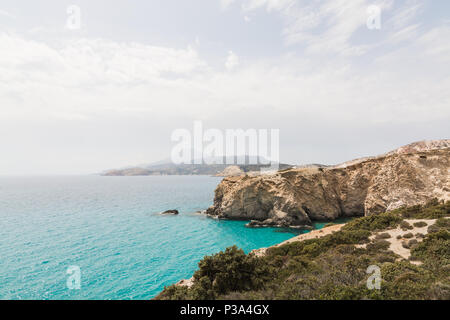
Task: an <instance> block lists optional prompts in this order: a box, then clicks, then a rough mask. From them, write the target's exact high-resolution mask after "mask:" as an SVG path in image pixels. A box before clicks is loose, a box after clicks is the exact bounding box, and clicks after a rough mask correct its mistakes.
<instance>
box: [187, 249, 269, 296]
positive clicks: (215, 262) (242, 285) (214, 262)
mask: <svg viewBox="0 0 450 320" xmlns="http://www.w3.org/2000/svg"><path fill="white" fill-rule="evenodd" d="M198 265H199V270H197V271H196V272H195V273H194V284H193V286H192V291H193V294H194V297H195V298H196V299H214V298H215V297H216V296H218V295H221V294H226V293H228V292H232V291H245V290H250V289H258V288H260V287H261V286H262V284H263V282H264V280H267V279H268V276H269V271H268V268H267V265H266V264H264V263H263V262H262V259H261V258H258V257H255V256H254V255H252V254H249V255H246V254H245V253H244V251H243V250H242V249H238V248H237V247H236V246H233V247H229V248H227V249H226V250H225V251H223V252H222V251H221V252H219V253H216V254H214V255H212V256H206V257H205V258H203V260H201V261H200V263H199V264H198Z"/></svg>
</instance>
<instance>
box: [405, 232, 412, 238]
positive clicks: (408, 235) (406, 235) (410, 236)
mask: <svg viewBox="0 0 450 320" xmlns="http://www.w3.org/2000/svg"><path fill="white" fill-rule="evenodd" d="M412 237H414V235H413V234H412V233H411V232H408V233H405V234H404V235H403V238H405V239H411V238H412Z"/></svg>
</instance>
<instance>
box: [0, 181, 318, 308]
mask: <svg viewBox="0 0 450 320" xmlns="http://www.w3.org/2000/svg"><path fill="white" fill-rule="evenodd" d="M220 179H221V178H216V177H208V176H152V177H101V176H54V177H0V225H1V227H0V299H150V298H152V297H154V296H155V295H157V294H158V293H159V292H160V291H161V290H162V289H163V288H164V286H166V285H170V284H173V283H175V282H177V281H179V280H180V279H184V278H190V277H191V276H192V274H193V273H194V271H195V270H196V269H197V264H198V262H199V260H201V259H202V258H203V256H205V255H209V254H213V253H216V252H218V251H220V250H223V249H225V248H226V247H228V246H232V245H237V246H239V247H240V248H242V249H244V250H245V251H246V252H249V251H250V250H252V249H256V248H261V247H267V246H270V245H274V244H276V243H279V242H282V241H284V240H286V239H289V238H291V237H293V236H294V235H295V234H296V233H294V231H292V230H285V229H274V228H263V229H250V228H246V227H244V225H245V223H246V222H245V221H217V220H214V219H211V218H207V217H205V216H203V215H200V214H196V213H195V211H197V210H202V209H206V208H207V207H208V206H210V205H211V204H212V200H213V196H214V189H215V187H216V186H217V184H218V183H219V182H220ZM167 209H178V210H179V211H180V214H179V215H178V216H165V215H160V214H158V213H159V212H161V211H164V210H167ZM321 226H323V224H318V225H317V227H321ZM73 267H75V269H77V268H79V271H80V272H79V273H77V274H79V276H80V277H79V280H80V281H79V284H80V288H79V289H74V288H73V286H72V288H70V287H71V286H70V284H73V282H70V281H69V286H68V284H67V282H68V279H69V278H71V277H73V275H74V274H73V273H71V272H72V271H70V270H73ZM68 268H72V269H69V271H70V272H69V273H68Z"/></svg>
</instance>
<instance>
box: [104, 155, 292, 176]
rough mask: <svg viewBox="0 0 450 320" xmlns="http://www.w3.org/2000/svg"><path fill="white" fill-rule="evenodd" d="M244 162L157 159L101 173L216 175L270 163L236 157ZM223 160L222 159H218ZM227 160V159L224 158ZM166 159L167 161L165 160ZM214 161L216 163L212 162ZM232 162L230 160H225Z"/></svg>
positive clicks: (107, 174)
mask: <svg viewBox="0 0 450 320" xmlns="http://www.w3.org/2000/svg"><path fill="white" fill-rule="evenodd" d="M238 159H239V160H242V161H241V162H244V163H246V164H238V165H235V164H216V163H217V162H220V161H219V159H207V160H208V162H210V163H213V164H205V163H203V164H174V163H172V162H170V160H165V161H158V162H156V163H153V164H147V165H140V166H135V167H127V168H122V169H112V170H107V171H104V172H102V173H101V175H103V176H159V175H217V176H229V175H239V174H244V173H250V172H256V171H260V170H261V169H262V168H268V167H270V165H265V164H250V162H253V163H254V162H259V163H267V161H264V159H262V158H259V159H257V158H254V157H253V158H249V157H247V158H246V161H244V160H243V159H242V157H240V158H238ZM220 160H222V161H223V159H220ZM226 160H229V159H225V161H226ZM166 161H167V162H166ZM214 162H216V163H214ZM227 162H232V161H227ZM292 167H294V166H292V165H289V164H285V163H280V164H279V169H280V170H284V169H289V168H292Z"/></svg>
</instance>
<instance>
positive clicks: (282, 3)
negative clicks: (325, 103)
mask: <svg viewBox="0 0 450 320" xmlns="http://www.w3.org/2000/svg"><path fill="white" fill-rule="evenodd" d="M240 3H241V9H242V11H243V12H244V13H249V12H252V11H254V10H258V9H265V10H266V11H267V12H268V13H273V14H277V15H279V16H280V17H281V18H282V21H283V25H284V27H283V31H282V33H281V35H282V36H283V38H284V43H285V44H286V45H287V46H293V45H299V46H302V47H304V50H305V53H307V54H311V55H317V54H320V55H326V54H329V55H340V56H349V57H352V56H360V55H363V54H365V53H367V52H368V51H369V50H370V49H373V48H376V47H377V46H379V45H380V43H367V44H362V43H357V42H355V41H354V37H355V34H357V33H358V32H361V31H362V30H365V29H366V21H367V19H368V17H369V16H368V13H367V8H368V7H369V6H373V5H376V6H377V7H379V8H380V9H381V12H382V16H383V19H384V17H385V16H390V18H387V19H386V21H383V29H384V30H389V32H398V33H399V34H398V36H400V33H401V32H403V35H402V37H403V38H404V37H405V36H406V32H407V31H408V30H409V31H411V30H412V27H411V25H414V24H416V23H415V22H414V19H415V18H417V16H418V15H419V14H420V13H421V12H422V11H423V7H424V5H423V3H421V2H419V1H417V0H410V1H405V2H404V3H402V4H395V5H394V2H393V1H392V0H379V1H376V2H373V1H370V0H353V1H346V0H333V1H306V0H243V1H241V2H240ZM234 4H235V2H234V1H229V2H227V6H231V5H234ZM388 13H390V14H389V15H388Z"/></svg>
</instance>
